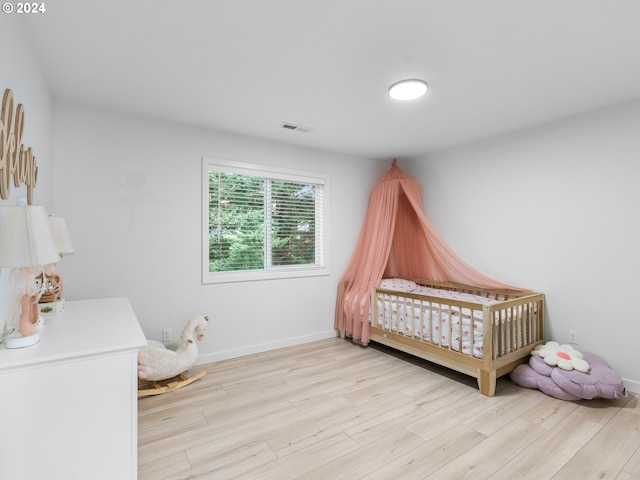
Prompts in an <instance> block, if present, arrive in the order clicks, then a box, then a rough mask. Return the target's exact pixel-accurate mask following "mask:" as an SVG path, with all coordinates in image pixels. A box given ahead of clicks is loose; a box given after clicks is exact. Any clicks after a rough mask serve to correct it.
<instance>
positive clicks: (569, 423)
mask: <svg viewBox="0 0 640 480" xmlns="http://www.w3.org/2000/svg"><path fill="white" fill-rule="evenodd" d="M202 368H204V369H205V370H206V371H207V374H206V375H205V376H204V377H203V378H202V379H200V380H197V381H196V382H194V383H193V384H191V385H188V386H187V387H185V388H183V389H181V390H177V391H175V392H171V393H168V394H164V395H158V396H154V397H147V398H142V399H140V400H139V423H138V424H139V441H138V443H139V446H138V462H139V468H138V471H139V478H140V480H147V479H148V480H164V479H171V480H176V479H234V478H238V479H258V480H263V479H276V480H286V479H294V478H296V479H297V478H304V479H322V480H325V479H327V480H329V479H330V480H337V479H342V478H344V479H402V480H405V479H423V478H429V479H445V480H452V479H455V480H458V479H464V478H470V479H474V480H481V479H494V480H495V479H505V480H511V479H515V478H531V479H535V480H546V479H557V480H560V479H580V480H585V479H591V478H593V479H617V480H634V479H640V404H639V402H638V398H637V396H634V395H629V397H628V398H626V399H624V400H615V401H614V400H591V401H582V402H576V403H574V402H565V401H561V400H556V399H554V398H551V397H548V396H546V395H544V394H543V393H541V392H539V391H537V390H528V389H525V388H521V387H518V386H516V385H514V384H512V383H511V382H510V381H509V380H508V378H505V377H503V378H501V379H500V380H499V381H498V387H497V391H496V396H495V397H493V398H487V397H483V396H482V395H480V394H479V393H478V389H477V386H476V384H475V380H474V379H471V378H469V377H466V376H463V375H459V374H457V373H455V372H451V371H449V370H446V369H443V368H440V367H437V366H434V365H433V364H429V363H428V362H424V361H422V360H419V359H415V358H412V357H407V356H404V355H401V354H397V353H393V352H391V351H389V350H385V349H384V347H375V348H373V347H369V348H362V347H358V346H356V345H354V344H352V343H351V342H349V341H346V340H340V339H337V338H336V339H330V340H324V341H320V342H315V343H310V344H305V345H301V346H297V347H291V348H286V349H282V350H277V351H272V352H267V353H262V354H258V355H252V356H248V357H243V358H238V359H233V360H227V361H223V362H219V363H215V364H211V365H206V366H204V367H200V368H197V367H196V368H194V369H192V372H196V371H198V370H201V369H202Z"/></svg>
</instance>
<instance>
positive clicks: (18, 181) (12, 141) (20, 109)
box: [0, 88, 38, 205]
mask: <svg viewBox="0 0 640 480" xmlns="http://www.w3.org/2000/svg"><path fill="white" fill-rule="evenodd" d="M23 132H24V105H22V104H21V103H19V104H18V106H17V107H16V109H15V111H14V109H13V92H12V91H11V89H9V88H7V89H6V90H5V91H4V96H3V97H2V113H1V115H0V197H2V199H3V200H6V199H8V198H9V193H10V191H11V185H10V182H11V177H13V185H14V186H15V187H16V188H17V187H20V185H23V184H24V185H26V186H27V203H28V204H29V205H32V204H33V189H34V187H35V186H36V182H37V180H38V167H37V165H36V157H35V155H34V154H33V151H32V150H31V147H28V148H25V146H24V144H23V143H22V133H23Z"/></svg>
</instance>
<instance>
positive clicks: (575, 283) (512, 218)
mask: <svg viewBox="0 0 640 480" xmlns="http://www.w3.org/2000/svg"><path fill="white" fill-rule="evenodd" d="M639 126H640V101H636V102H632V103H627V104H623V105H618V106H615V107H610V108H607V109H602V110H599V111H595V112H592V113H590V114H585V115H581V116H576V117H572V118H568V119H565V120H562V121H558V122H554V123H550V124H547V125H544V126H541V127H539V128H534V129H530V130H527V131H523V132H519V133H515V134H512V135H508V136H504V137H500V138H495V139H492V140H489V141H485V142H480V143H475V144H473V145H467V146H464V147H459V148H455V149H450V150H447V151H443V152H439V153H435V154H431V155H427V156H425V157H423V158H420V159H416V160H414V161H412V162H410V163H409V167H408V168H407V170H408V171H410V172H411V173H412V174H413V175H415V177H416V178H417V179H418V180H419V181H420V183H421V185H422V192H423V201H424V204H425V210H426V213H427V216H428V217H429V218H430V219H431V221H432V222H433V223H434V225H435V227H436V229H437V230H438V231H439V233H440V234H441V235H442V236H443V237H444V239H445V240H446V241H447V242H448V243H449V245H451V246H452V247H453V248H454V249H455V250H456V252H457V253H458V254H459V255H460V256H461V257H462V258H463V259H465V260H466V261H467V262H468V263H469V264H471V265H472V266H474V267H475V268H477V269H478V270H480V271H481V272H483V273H485V274H487V275H489V276H491V277H493V278H495V279H497V280H501V281H504V282H506V283H510V284H513V285H519V286H522V287H525V288H531V289H535V290H538V291H540V292H543V293H545V295H546V301H547V314H548V315H547V323H546V333H547V335H546V337H547V339H548V340H556V341H558V342H560V343H565V342H568V331H569V330H576V331H577V332H578V345H577V347H576V348H578V349H579V350H583V351H588V352H594V353H596V354H599V355H600V356H602V357H604V358H605V359H606V360H607V361H608V362H609V363H610V365H611V366H612V368H613V369H614V370H615V371H616V372H618V374H620V375H621V376H622V377H623V378H624V379H625V382H626V384H627V387H628V388H629V389H630V390H632V391H635V392H640V367H638V365H639V363H638V359H637V350H638V349H637V342H638V340H640V322H639V319H640V309H639V307H638V303H637V298H638V291H639V289H640V281H639V280H638V274H637V272H638V271H639V270H640V249H639V248H638V246H639V245H640V221H639V220H638V207H639V206H640V188H639V186H638V182H639V180H640V134H639V133H638V131H639V130H638V127H639Z"/></svg>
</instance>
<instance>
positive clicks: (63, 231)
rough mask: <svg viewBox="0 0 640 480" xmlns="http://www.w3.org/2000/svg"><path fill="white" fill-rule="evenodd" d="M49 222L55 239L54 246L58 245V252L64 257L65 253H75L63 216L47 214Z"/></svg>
mask: <svg viewBox="0 0 640 480" xmlns="http://www.w3.org/2000/svg"><path fill="white" fill-rule="evenodd" d="M49 224H50V225H51V232H52V233H53V239H54V240H55V241H56V246H57V247H58V254H59V255H60V256H61V257H64V256H65V255H71V254H72V253H75V250H74V249H73V244H72V243H71V237H70V236H69V230H67V222H65V221H64V218H60V217H56V216H55V215H49Z"/></svg>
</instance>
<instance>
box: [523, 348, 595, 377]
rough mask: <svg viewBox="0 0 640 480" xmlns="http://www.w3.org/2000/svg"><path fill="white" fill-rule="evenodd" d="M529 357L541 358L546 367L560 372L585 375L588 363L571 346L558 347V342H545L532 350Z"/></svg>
mask: <svg viewBox="0 0 640 480" xmlns="http://www.w3.org/2000/svg"><path fill="white" fill-rule="evenodd" d="M531 355H538V356H539V357H542V358H543V359H544V361H545V363H546V364H547V365H551V366H552V367H556V366H557V367H559V368H561V369H562V370H577V371H579V372H583V373H587V372H588V371H589V363H588V362H587V361H586V360H584V356H583V355H582V353H580V352H579V351H578V350H575V349H574V348H573V347H572V346H571V345H560V344H559V343H558V342H553V341H551V342H547V343H545V344H544V345H538V346H537V347H536V348H534V349H533V351H532V352H531Z"/></svg>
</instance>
